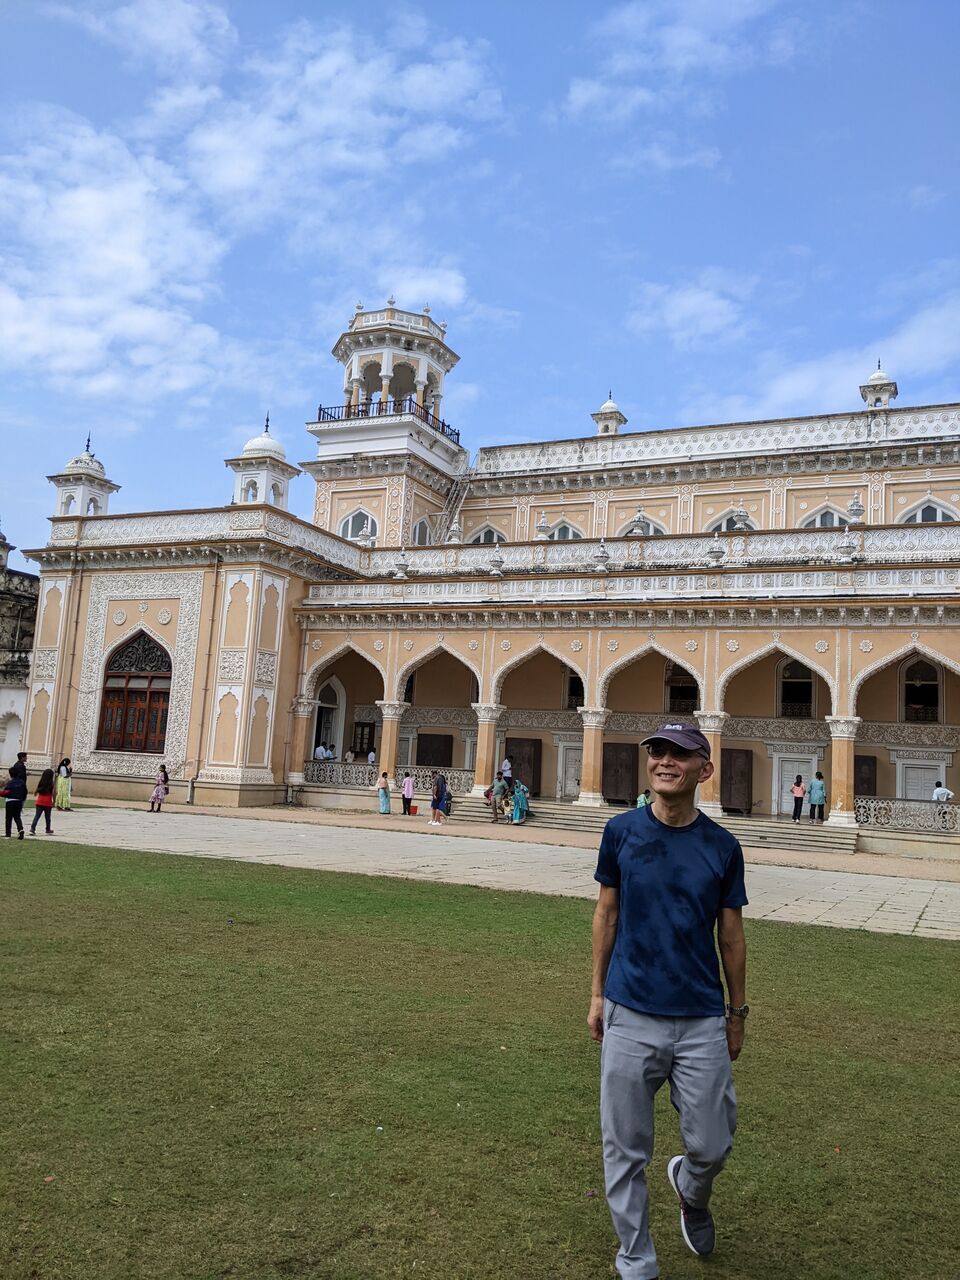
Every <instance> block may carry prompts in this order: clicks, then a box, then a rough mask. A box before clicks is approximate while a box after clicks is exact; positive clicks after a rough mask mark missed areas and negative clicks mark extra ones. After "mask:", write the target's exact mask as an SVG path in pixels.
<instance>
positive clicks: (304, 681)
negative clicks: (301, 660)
mask: <svg viewBox="0 0 960 1280" xmlns="http://www.w3.org/2000/svg"><path fill="white" fill-rule="evenodd" d="M347 652H351V653H355V654H357V655H358V656H359V657H361V658H364V659H365V660H366V661H367V662H369V663H370V665H371V667H373V668H374V670H375V671H377V672H379V674H380V679H381V681H382V682H383V688H384V696H386V688H387V674H386V672H385V671H384V669H383V667H382V666H381V665H380V663H379V662H378V661H377V660H376V658H372V657H371V656H370V654H369V653H367V652H366V650H364V649H361V648H360V646H359V645H358V644H356V643H355V642H354V641H353V640H343V641H341V643H340V644H338V645H337V647H336V648H335V649H333V650H332V651H331V652H330V653H328V654H325V655H324V656H323V657H320V658H318V659H317V660H316V662H314V663H312V664H311V666H309V667H308V668H307V670H306V671H305V672H304V673H303V676H302V677H301V679H300V696H301V697H302V698H308V699H312V698H313V692H314V690H315V688H316V684H317V680H318V679H319V677H320V676H321V675H322V674H323V672H324V671H325V670H326V669H327V667H330V666H332V665H333V664H334V663H335V662H336V661H337V659H338V658H342V657H343V655H344V654H345V653H347Z"/></svg>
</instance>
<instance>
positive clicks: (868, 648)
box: [860, 640, 873, 653]
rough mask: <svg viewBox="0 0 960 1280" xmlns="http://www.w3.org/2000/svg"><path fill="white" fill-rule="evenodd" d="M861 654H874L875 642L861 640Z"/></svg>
mask: <svg viewBox="0 0 960 1280" xmlns="http://www.w3.org/2000/svg"><path fill="white" fill-rule="evenodd" d="M860 652H861V653H872V652H873V641H872V640H861V641H860Z"/></svg>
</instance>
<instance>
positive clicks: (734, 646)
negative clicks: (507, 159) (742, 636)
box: [727, 640, 740, 653]
mask: <svg viewBox="0 0 960 1280" xmlns="http://www.w3.org/2000/svg"><path fill="white" fill-rule="evenodd" d="M739 648H740V641H739V640H728V641H727V651H728V652H729V653H736V652H737V650H738V649H739Z"/></svg>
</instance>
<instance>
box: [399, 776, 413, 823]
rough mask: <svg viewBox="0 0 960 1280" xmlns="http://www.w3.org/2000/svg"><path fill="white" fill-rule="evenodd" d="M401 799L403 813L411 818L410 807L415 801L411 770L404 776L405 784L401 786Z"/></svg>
mask: <svg viewBox="0 0 960 1280" xmlns="http://www.w3.org/2000/svg"><path fill="white" fill-rule="evenodd" d="M400 799H401V800H402V801H403V812H404V814H405V815H406V816H407V817H409V816H410V805H411V802H412V801H413V779H412V778H411V777H410V770H409V769H408V770H407V771H406V773H405V774H404V775H403V782H402V783H401V784H400Z"/></svg>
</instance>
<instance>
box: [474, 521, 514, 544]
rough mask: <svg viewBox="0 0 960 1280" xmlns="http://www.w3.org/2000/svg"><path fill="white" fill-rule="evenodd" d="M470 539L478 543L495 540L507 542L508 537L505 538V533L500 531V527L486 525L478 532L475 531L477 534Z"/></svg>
mask: <svg viewBox="0 0 960 1280" xmlns="http://www.w3.org/2000/svg"><path fill="white" fill-rule="evenodd" d="M470 541H471V542H472V543H478V542H486V543H493V542H506V538H505V537H504V535H503V534H502V533H501V532H500V530H499V529H491V527H490V526H489V525H487V527H486V528H485V529H480V530H478V532H477V533H475V534H474V535H473V537H472V538H471V539H470Z"/></svg>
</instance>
